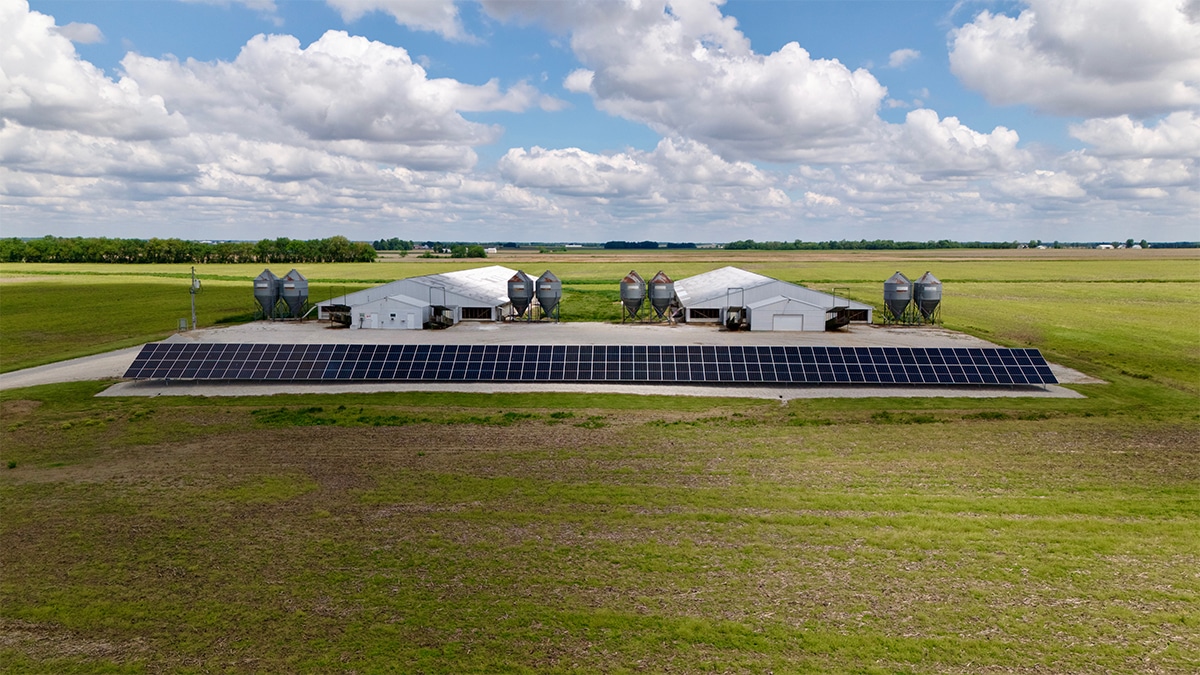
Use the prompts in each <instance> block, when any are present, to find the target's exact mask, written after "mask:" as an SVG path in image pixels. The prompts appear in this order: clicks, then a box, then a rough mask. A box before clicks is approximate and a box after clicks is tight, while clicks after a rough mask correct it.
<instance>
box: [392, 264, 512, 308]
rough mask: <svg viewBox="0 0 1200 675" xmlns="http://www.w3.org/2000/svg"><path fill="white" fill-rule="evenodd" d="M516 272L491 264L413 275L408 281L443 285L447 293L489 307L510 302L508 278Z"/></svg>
mask: <svg viewBox="0 0 1200 675" xmlns="http://www.w3.org/2000/svg"><path fill="white" fill-rule="evenodd" d="M516 273H517V271H516V270H510V269H509V268H507V267H504V266H502V265H490V266H488V267H476V268H474V269H469V270H459V271H457V272H445V273H442V274H430V275H427V276H423V277H413V278H411V279H408V281H411V282H413V283H415V284H420V285H422V286H426V287H428V288H431V289H432V288H435V287H438V286H441V287H442V288H445V289H446V292H447V293H454V294H455V295H462V296H466V297H468V298H472V299H475V300H478V301H479V302H480V303H482V304H484V305H487V306H489V307H498V306H500V305H503V304H505V303H507V302H508V280H509V279H511V278H512V277H513V275H514V274H516Z"/></svg>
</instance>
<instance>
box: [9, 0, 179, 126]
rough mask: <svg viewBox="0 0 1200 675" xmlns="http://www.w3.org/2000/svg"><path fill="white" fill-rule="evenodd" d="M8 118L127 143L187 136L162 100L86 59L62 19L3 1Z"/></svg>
mask: <svg viewBox="0 0 1200 675" xmlns="http://www.w3.org/2000/svg"><path fill="white" fill-rule="evenodd" d="M0 118H2V119H8V120H12V121H14V122H18V123H20V124H22V125H24V126H27V127H31V128H38V129H74V130H78V131H83V132H86V133H89V134H94V135H97V136H109V137H113V138H125V139H138V138H163V137H167V136H176V135H180V134H183V133H185V132H186V131H187V123H186V122H185V121H184V119H183V117H182V116H180V115H179V114H178V113H175V112H169V111H168V110H167V107H166V106H165V105H164V103H163V99H162V97H160V96H157V95H154V94H147V93H144V92H143V91H142V88H141V87H140V86H139V84H138V82H137V81H136V80H133V79H130V78H128V77H123V78H121V79H120V80H118V81H116V82H114V81H112V80H111V79H109V78H108V77H107V76H106V75H105V74H104V73H103V71H101V70H100V69H99V68H96V67H95V66H93V65H92V64H90V63H88V62H86V61H83V60H81V59H79V58H78V55H77V54H76V52H75V46H74V45H73V44H71V41H70V40H69V39H68V38H67V37H66V36H65V35H63V34H62V32H61V30H60V29H59V28H58V27H56V26H55V25H54V19H53V18H52V17H49V16H46V15H44V14H41V13H39V12H33V11H30V10H29V5H28V4H27V3H26V2H24V0H3V1H0Z"/></svg>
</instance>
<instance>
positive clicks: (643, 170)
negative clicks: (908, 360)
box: [0, 0, 1200, 242]
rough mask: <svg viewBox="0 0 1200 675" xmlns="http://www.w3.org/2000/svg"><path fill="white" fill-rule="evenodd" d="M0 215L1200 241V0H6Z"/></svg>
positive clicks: (449, 228) (581, 236) (311, 233)
mask: <svg viewBox="0 0 1200 675" xmlns="http://www.w3.org/2000/svg"><path fill="white" fill-rule="evenodd" d="M0 233H2V234H3V235H4V236H41V235H45V234H55V235H60V236H74V235H83V236H89V235H92V236H135V237H150V236H159V237H167V236H174V237H182V238H191V239H258V238H262V237H277V236H289V237H293V238H313V237H326V236H332V235H334V234H344V235H346V236H348V237H350V238H352V239H375V238H380V237H392V236H398V237H402V238H411V239H417V240H424V239H439V240H469V241H508V240H519V241H606V240H610V239H638V240H640V239H654V240H658V241H717V242H724V241H730V240H734V239H745V238H753V239H758V240H766V239H783V240H792V239H797V238H799V239H804V240H809V241H811V240H826V239H841V238H848V239H859V238H864V237H865V238H868V239H874V238H883V239H897V240H914V239H915V240H926V239H943V238H945V239H953V240H986V241H1012V240H1021V241H1025V240H1028V239H1032V238H1037V239H1044V240H1054V239H1059V240H1064V241H1093V240H1111V239H1121V240H1124V239H1125V238H1128V237H1133V238H1135V239H1142V238H1145V239H1149V240H1151V241H1175V240H1197V239H1200V0H1025V1H1023V2H974V1H971V0H960V1H959V2H957V3H955V2H934V1H928V2H925V1H920V0H915V1H867V0H862V1H844V0H843V1H816V0H812V1H795V2H787V1H782V0H779V1H774V2H768V1H761V0H760V1H754V2H740V1H734V0H731V1H729V2H719V1H714V0H678V1H675V0H672V1H671V2H663V1H662V0H623V1H615V0H614V1H611V2H609V1H604V0H560V1H559V0H480V1H468V0H460V1H458V2H455V1H453V0H307V1H302V2H289V1H288V0H186V1H173V0H143V1H138V2H133V1H128V0H120V1H111V0H71V1H65V2H64V1H49V0H47V1H41V0H31V1H29V2H26V0H0Z"/></svg>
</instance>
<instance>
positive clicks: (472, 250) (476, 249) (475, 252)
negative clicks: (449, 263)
mask: <svg viewBox="0 0 1200 675" xmlns="http://www.w3.org/2000/svg"><path fill="white" fill-rule="evenodd" d="M450 257H451V258H486V257H487V251H486V250H485V249H484V248H483V246H480V245H479V244H472V245H470V246H468V245H466V244H455V245H453V246H451V247H450Z"/></svg>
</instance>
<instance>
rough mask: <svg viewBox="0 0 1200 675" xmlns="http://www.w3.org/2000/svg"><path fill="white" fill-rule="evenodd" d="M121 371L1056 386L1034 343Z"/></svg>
mask: <svg viewBox="0 0 1200 675" xmlns="http://www.w3.org/2000/svg"><path fill="white" fill-rule="evenodd" d="M125 377H127V378H130V379H168V380H235V381H329V380H333V381H399V382H616V383H644V384H672V383H678V384H766V383H771V384H785V385H786V384H864V385H865V384H872V385H881V384H883V385H891V384H908V385H993V386H1023V385H1045V384H1056V383H1057V382H1058V380H1057V379H1056V378H1055V377H1054V374H1053V373H1052V372H1051V371H1050V366H1049V365H1047V363H1046V360H1045V359H1044V358H1043V357H1042V354H1041V352H1039V351H1038V350H1036V349H1000V348H987V349H979V348H961V347H957V348H944V347H798V346H788V347H766V346H752V345H733V346H728V345H724V346H716V345H705V346H696V345H687V346H683V345H678V346H676V345H648V346H647V345H637V346H630V345H620V346H616V345H608V346H604V345H595V346H592V345H347V344H295V345H292V344H215V343H165V342H158V343H152V344H148V345H145V346H144V347H143V348H142V351H141V352H140V353H139V354H138V355H137V357H136V358H134V361H133V363H132V364H131V365H130V366H129V369H128V370H127V371H126V372H125Z"/></svg>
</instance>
